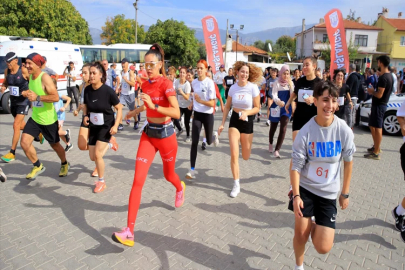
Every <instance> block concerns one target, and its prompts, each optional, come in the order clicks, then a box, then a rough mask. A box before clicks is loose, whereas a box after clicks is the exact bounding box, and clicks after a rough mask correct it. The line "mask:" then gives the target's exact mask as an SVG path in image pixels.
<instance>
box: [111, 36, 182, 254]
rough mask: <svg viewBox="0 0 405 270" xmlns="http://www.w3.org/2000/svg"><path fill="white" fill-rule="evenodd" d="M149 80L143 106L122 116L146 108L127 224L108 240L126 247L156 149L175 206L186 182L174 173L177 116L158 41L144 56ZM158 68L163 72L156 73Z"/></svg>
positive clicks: (177, 110)
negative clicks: (173, 188)
mask: <svg viewBox="0 0 405 270" xmlns="http://www.w3.org/2000/svg"><path fill="white" fill-rule="evenodd" d="M145 65H146V68H147V71H148V76H149V81H147V82H145V83H144V84H143V86H142V87H143V88H142V90H143V93H142V94H141V99H142V100H143V102H144V105H143V106H142V107H140V108H137V109H136V110H135V111H131V112H129V113H128V114H127V115H126V118H127V119H128V118H130V117H132V116H134V115H135V114H137V113H139V112H141V111H144V110H146V116H147V119H148V120H147V121H148V124H147V126H146V127H145V130H144V131H143V132H142V136H141V139H140V142H139V147H138V153H137V156H136V161H135V175H134V182H133V185H132V190H131V194H130V196H129V204H128V223H127V227H126V228H123V229H122V230H121V231H120V232H116V233H114V234H113V235H112V239H113V240H114V241H115V242H117V243H121V244H123V245H126V246H131V247H132V246H133V245H134V227H135V220H136V216H137V214H138V210H139V205H140V203H141V193H142V187H143V185H144V183H145V180H146V176H147V174H148V170H149V168H150V166H151V164H152V161H153V158H154V157H155V155H156V152H157V151H159V152H160V155H161V158H162V161H163V173H164V176H165V178H166V180H167V181H169V182H171V183H172V184H173V186H175V188H176V197H175V207H181V206H182V205H183V203H184V192H185V190H186V185H185V184H184V182H182V181H180V178H179V176H178V175H177V174H176V172H175V165H176V155H177V149H178V145H177V139H176V135H175V134H174V127H173V124H172V123H171V119H172V118H174V119H178V118H179V117H180V110H179V107H178V104H177V99H176V91H175V90H174V89H173V85H172V83H171V81H169V80H168V79H167V78H165V75H166V74H165V67H164V52H163V50H162V48H161V47H160V45H159V44H156V43H155V44H153V45H152V47H150V49H149V51H148V52H147V53H146V55H145ZM159 71H160V72H161V74H162V75H163V77H162V76H160V74H159Z"/></svg>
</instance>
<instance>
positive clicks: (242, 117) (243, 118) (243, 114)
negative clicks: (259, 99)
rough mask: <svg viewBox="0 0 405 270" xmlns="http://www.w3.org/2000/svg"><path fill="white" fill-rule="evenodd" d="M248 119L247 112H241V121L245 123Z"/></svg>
mask: <svg viewBox="0 0 405 270" xmlns="http://www.w3.org/2000/svg"><path fill="white" fill-rule="evenodd" d="M246 118H247V114H246V112H245V111H241V115H240V117H239V119H240V120H243V121H245V120H246Z"/></svg>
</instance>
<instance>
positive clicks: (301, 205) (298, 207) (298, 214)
mask: <svg viewBox="0 0 405 270" xmlns="http://www.w3.org/2000/svg"><path fill="white" fill-rule="evenodd" d="M293 206H294V207H293V208H294V214H295V217H297V218H301V217H303V216H304V215H303V214H302V212H301V209H303V208H304V202H303V201H302V200H301V197H300V196H297V197H295V199H294V200H293Z"/></svg>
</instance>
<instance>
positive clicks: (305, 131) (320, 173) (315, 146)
mask: <svg viewBox="0 0 405 270" xmlns="http://www.w3.org/2000/svg"><path fill="white" fill-rule="evenodd" d="M315 117H316V116H314V117H313V118H311V120H309V121H308V123H306V124H305V125H304V126H303V127H302V128H301V130H300V131H299V132H298V134H297V137H296V138H295V141H294V144H293V153H292V170H293V171H297V172H299V173H300V186H301V187H303V188H305V189H306V190H308V191H310V192H311V193H314V194H315V195H318V196H320V197H323V198H326V199H331V200H334V199H336V198H337V196H338V193H339V190H340V171H341V164H342V162H341V161H342V159H343V160H344V161H347V162H349V161H352V159H353V154H354V152H355V151H356V146H355V145H354V135H353V131H352V130H351V129H350V128H349V126H348V125H347V124H346V122H345V121H344V120H342V119H340V118H338V117H334V120H333V122H332V124H331V125H330V126H329V127H321V126H319V125H318V124H317V123H316V122H315Z"/></svg>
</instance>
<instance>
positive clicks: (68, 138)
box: [65, 129, 70, 143]
mask: <svg viewBox="0 0 405 270" xmlns="http://www.w3.org/2000/svg"><path fill="white" fill-rule="evenodd" d="M65 138H66V142H67V143H69V142H70V129H67V130H66V135H65Z"/></svg>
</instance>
